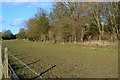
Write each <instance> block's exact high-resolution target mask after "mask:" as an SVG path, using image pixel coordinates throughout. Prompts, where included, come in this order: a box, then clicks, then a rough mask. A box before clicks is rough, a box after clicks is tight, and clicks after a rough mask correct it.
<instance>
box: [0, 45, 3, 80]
mask: <svg viewBox="0 0 120 80" xmlns="http://www.w3.org/2000/svg"><path fill="white" fill-rule="evenodd" d="M2 69H3V66H2V56H1V46H0V80H2Z"/></svg>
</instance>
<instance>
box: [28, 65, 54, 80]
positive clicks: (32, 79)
mask: <svg viewBox="0 0 120 80" xmlns="http://www.w3.org/2000/svg"><path fill="white" fill-rule="evenodd" d="M55 67H56V65H54V66H52V67H50V68H49V69H47V70H45V71H43V72H41V73H40V74H39V75H38V76H36V77H33V78H31V79H30V80H34V79H37V78H38V77H40V76H42V75H43V74H44V73H46V72H48V71H49V70H51V69H53V68H55Z"/></svg>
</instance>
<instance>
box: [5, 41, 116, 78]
mask: <svg viewBox="0 0 120 80" xmlns="http://www.w3.org/2000/svg"><path fill="white" fill-rule="evenodd" d="M3 47H8V48H9V51H10V52H11V53H12V54H14V55H15V56H16V57H17V58H19V59H20V60H21V61H23V62H24V63H26V64H29V65H28V66H29V67H30V68H32V69H33V70H35V71H36V72H38V73H41V72H43V71H45V70H47V69H48V68H50V67H51V66H53V65H56V67H55V68H53V69H51V70H50V71H49V72H46V73H45V74H43V75H42V76H43V77H44V78H116V77H118V49H117V48H101V47H92V46H91V47H87V46H82V45H74V44H54V43H41V42H30V41H23V40H9V41H3ZM34 62H35V63H34ZM10 63H11V64H12V65H13V64H14V65H17V67H18V66H19V68H17V69H16V68H14V69H16V72H17V74H18V75H22V76H21V77H25V78H32V77H35V76H36V75H34V74H31V72H30V71H29V70H27V69H25V68H23V67H21V65H20V64H19V63H18V62H17V61H15V60H14V59H13V58H12V57H10ZM30 63H32V64H30ZM14 65H13V67H14Z"/></svg>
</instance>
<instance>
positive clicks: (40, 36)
mask: <svg viewBox="0 0 120 80" xmlns="http://www.w3.org/2000/svg"><path fill="white" fill-rule="evenodd" d="M119 14H120V2H56V3H54V4H53V8H52V10H51V12H50V13H49V14H47V13H46V11H45V10H43V9H41V8H39V9H38V12H37V13H36V14H35V15H34V17H32V18H30V19H28V20H27V21H26V22H25V27H26V28H27V29H23V28H22V29H20V31H19V33H18V34H16V37H17V38H18V39H28V40H31V41H42V42H47V41H49V42H55V43H56V42H64V43H67V42H71V43H79V42H84V41H88V40H99V41H101V40H108V41H115V40H120V35H119V33H120V15H119Z"/></svg>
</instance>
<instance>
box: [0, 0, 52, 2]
mask: <svg viewBox="0 0 120 80" xmlns="http://www.w3.org/2000/svg"><path fill="white" fill-rule="evenodd" d="M53 1H54V0H2V2H53Z"/></svg>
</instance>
